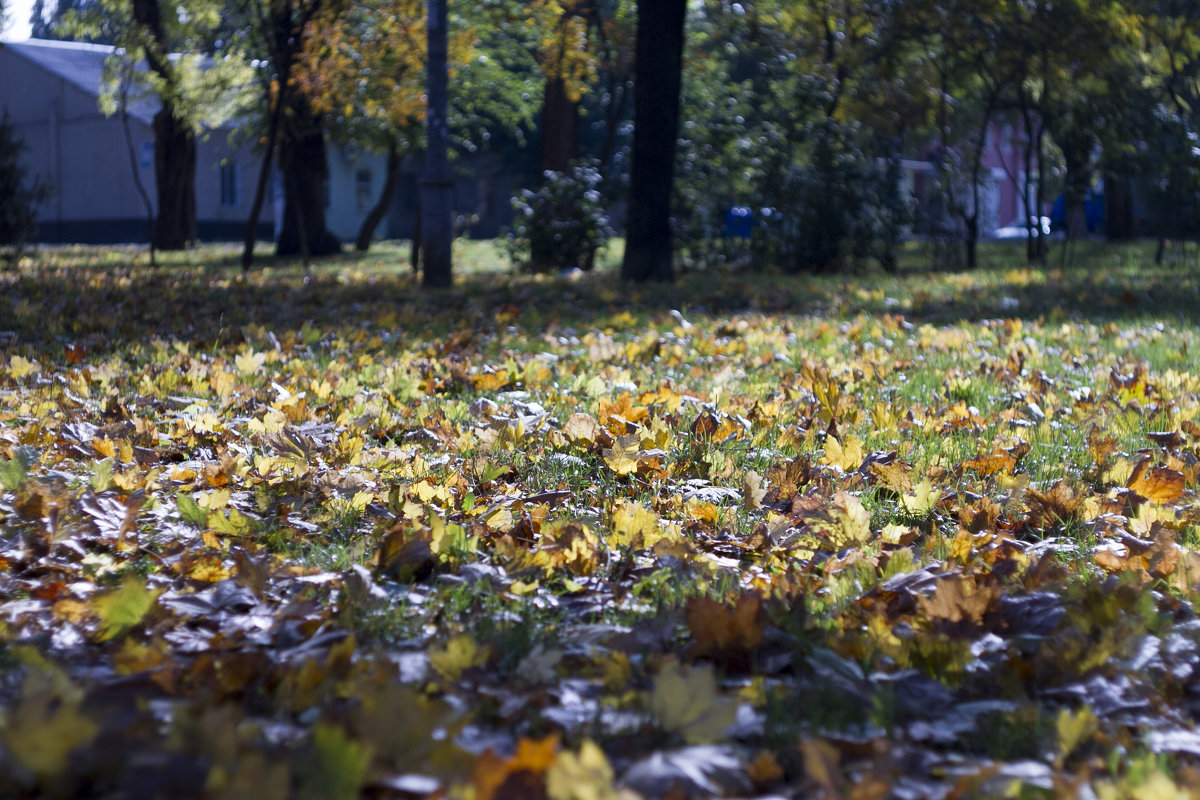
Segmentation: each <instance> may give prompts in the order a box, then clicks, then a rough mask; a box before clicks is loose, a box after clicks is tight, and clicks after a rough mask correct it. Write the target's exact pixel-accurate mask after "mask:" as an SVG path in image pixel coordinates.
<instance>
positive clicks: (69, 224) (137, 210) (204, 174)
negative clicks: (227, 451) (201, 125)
mask: <svg viewBox="0 0 1200 800" xmlns="http://www.w3.org/2000/svg"><path fill="white" fill-rule="evenodd" d="M111 53H112V48H111V47H108V46H104V45H93V44H84V43H81V42H60V41H49V40H39V39H28V40H26V41H23V42H6V43H3V44H2V45H0V76H2V78H0V113H3V112H4V111H7V113H8V116H9V120H10V121H11V122H12V123H14V124H15V125H16V128H17V131H18V134H19V135H20V136H21V137H22V139H23V140H24V142H25V144H26V145H27V147H28V151H27V152H26V154H25V155H26V159H27V160H28V166H29V172H30V173H31V174H34V175H42V176H44V177H45V178H46V179H48V180H49V181H50V182H51V184H52V185H53V188H54V194H53V196H52V197H51V199H50V200H49V201H48V202H47V203H45V204H44V205H43V207H42V208H41V209H39V213H38V233H37V239H38V241H41V242H78V243H91V244H101V243H115V242H140V241H145V240H146V237H147V232H148V229H147V218H148V216H150V214H148V213H147V209H146V200H143V197H142V189H144V191H145V193H146V195H147V199H148V200H149V202H150V204H151V207H153V204H154V202H155V197H154V193H155V192H154V133H153V128H152V121H153V118H154V113H155V111H157V103H156V102H154V100H153V98H139V99H136V100H134V101H132V102H131V103H130V107H129V109H128V126H129V135H128V137H127V136H126V132H125V126H124V124H123V121H122V119H121V117H120V115H115V116H112V117H106V116H104V114H102V113H101V112H100V110H99V105H98V99H99V94H100V85H101V75H102V70H103V65H104V59H105V58H107V57H108V56H109V55H110V54H111ZM232 133H233V131H232V130H231V129H228V128H224V129H217V130H211V131H208V132H207V135H205V136H203V137H202V138H201V140H200V141H199V142H198V144H197V160H196V227H197V234H198V235H199V237H200V238H201V239H205V240H233V241H240V240H241V239H242V238H243V237H244V235H245V224H246V219H247V216H248V215H249V210H250V204H251V203H252V202H253V198H254V189H255V186H256V182H257V180H258V174H259V169H260V167H261V164H262V157H261V154H260V153H258V152H257V151H256V150H255V149H254V148H252V147H251V146H249V144H247V143H244V142H243V143H241V144H238V143H237V140H236V137H233V136H232ZM326 160H327V163H328V167H329V180H328V185H327V186H326V227H327V228H328V229H329V230H330V231H331V232H333V233H334V234H335V235H336V236H338V237H339V238H340V239H342V241H344V242H353V241H354V239H355V237H356V236H357V233H358V228H359V226H360V225H361V223H362V220H363V218H364V217H365V216H366V215H367V213H368V212H369V211H370V209H371V207H372V206H373V205H374V204H375V202H376V200H377V198H378V194H379V192H380V190H381V189H382V188H383V185H384V178H385V175H384V171H385V168H386V159H385V157H384V156H382V155H377V154H374V153H369V152H365V151H363V150H360V149H358V148H354V147H335V146H332V145H331V146H329V147H328V148H327V159H326ZM457 167H458V169H456V172H457V173H458V174H457V175H456V177H455V207H456V209H457V210H456V211H455V215H456V219H458V220H459V221H460V222H459V224H458V228H459V231H460V232H461V233H464V234H470V235H475V236H494V235H496V233H497V232H498V231H499V230H500V229H501V228H502V227H503V226H504V225H507V224H508V222H509V220H511V209H510V204H509V197H510V194H511V186H512V178H511V176H510V175H509V174H508V173H507V172H506V171H505V169H504V163H503V159H502V158H499V157H498V156H497V155H495V154H488V153H481V154H478V155H475V156H468V157H464V158H463V159H460V160H459V163H458V164H457ZM135 175H136V178H135ZM139 181H140V183H141V186H142V189H139V187H138V182H139ZM419 182H420V164H419V161H418V160H417V159H414V158H409V159H406V160H405V164H404V167H403V169H402V174H401V180H400V183H399V186H398V189H397V192H396V197H395V198H394V199H393V204H392V208H391V210H390V212H389V214H388V215H387V216H386V217H385V218H384V220H383V221H382V222H381V223H380V224H379V226H378V228H377V229H376V231H375V236H376V238H387V237H405V236H409V235H411V232H412V230H413V228H414V218H415V214H416V211H417V205H416V195H417V191H418V186H419ZM280 185H281V184H280V181H279V180H278V177H277V176H274V177H273V179H272V181H271V192H270V194H269V196H268V200H267V204H266V205H265V207H264V208H263V210H262V213H261V219H263V220H264V222H262V223H261V224H260V226H259V237H260V238H264V239H268V240H269V239H271V238H273V234H274V232H275V231H278V230H279V227H280V222H281V217H282V215H283V198H282V191H281V190H280Z"/></svg>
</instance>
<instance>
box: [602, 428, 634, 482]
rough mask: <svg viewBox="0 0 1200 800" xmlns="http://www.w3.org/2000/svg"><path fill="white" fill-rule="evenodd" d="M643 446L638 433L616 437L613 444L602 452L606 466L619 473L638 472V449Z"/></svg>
mask: <svg viewBox="0 0 1200 800" xmlns="http://www.w3.org/2000/svg"><path fill="white" fill-rule="evenodd" d="M641 446H642V439H641V437H640V436H638V435H637V434H628V435H625V436H618V437H616V439H615V440H614V441H613V446H612V447H610V448H608V449H606V450H604V451H602V453H601V455H602V456H603V457H604V464H605V466H607V467H608V468H609V469H611V470H612V471H613V472H615V473H616V474H617V475H630V474H632V473H634V472H637V468H638V451H639V450H640V449H641Z"/></svg>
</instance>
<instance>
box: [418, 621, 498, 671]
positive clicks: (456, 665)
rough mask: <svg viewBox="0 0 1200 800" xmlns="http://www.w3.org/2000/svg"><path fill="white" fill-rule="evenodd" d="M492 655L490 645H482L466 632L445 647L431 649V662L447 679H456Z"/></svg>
mask: <svg viewBox="0 0 1200 800" xmlns="http://www.w3.org/2000/svg"><path fill="white" fill-rule="evenodd" d="M491 655H492V649H491V648H490V647H480V646H479V645H478V644H476V642H475V640H474V639H472V638H471V636H470V634H466V633H464V634H461V635H459V636H455V637H454V638H453V639H451V640H450V641H448V642H446V647H445V649H442V650H431V651H429V663H430V664H432V665H433V668H434V669H435V670H437V671H438V673H440V674H441V675H442V677H444V678H445V679H446V680H449V681H456V680H458V679H459V678H460V677H461V676H462V674H463V672H464V671H465V670H467V669H470V668H471V667H478V666H482V665H483V664H486V663H487V661H488V659H489V658H490V657H491Z"/></svg>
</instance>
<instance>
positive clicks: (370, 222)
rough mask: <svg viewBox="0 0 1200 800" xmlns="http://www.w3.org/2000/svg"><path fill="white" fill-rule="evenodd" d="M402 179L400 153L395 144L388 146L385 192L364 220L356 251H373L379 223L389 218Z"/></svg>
mask: <svg viewBox="0 0 1200 800" xmlns="http://www.w3.org/2000/svg"><path fill="white" fill-rule="evenodd" d="M399 177H400V151H399V150H398V149H397V148H396V143H395V142H390V143H389V144H388V155H387V175H385V176H384V179H383V191H382V192H380V193H379V200H378V201H377V202H376V203H375V207H374V208H372V209H371V212H370V213H369V214H367V218H366V219H364V220H363V223H362V227H360V228H359V229H358V238H357V239H355V241H354V249H355V250H358V251H359V252H363V253H365V252H366V251H367V250H369V249H371V239H373V238H374V237H375V229H376V228H378V227H379V223H380V222H382V221H383V218H384V217H385V216H387V212H388V209H389V208H391V207H392V198H393V197H394V196H395V194H396V182H397V180H399Z"/></svg>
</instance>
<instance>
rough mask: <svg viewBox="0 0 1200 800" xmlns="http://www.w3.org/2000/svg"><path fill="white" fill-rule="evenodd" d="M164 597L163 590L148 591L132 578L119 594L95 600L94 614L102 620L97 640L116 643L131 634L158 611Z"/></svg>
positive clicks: (112, 593)
mask: <svg viewBox="0 0 1200 800" xmlns="http://www.w3.org/2000/svg"><path fill="white" fill-rule="evenodd" d="M160 594H162V590H161V589H148V588H146V582H145V581H143V580H142V579H141V578H131V579H129V580H127V581H125V583H123V584H122V585H121V588H119V589H117V590H116V591H113V592H109V593H108V594H105V595H100V596H99V597H96V598H95V599H93V600H92V602H91V607H92V611H93V612H94V613H95V614H96V616H97V617H99V618H100V628H99V630H98V631H97V632H96V640H97V641H100V642H104V641H108V640H109V639H116V638H117V637H120V636H123V635H125V634H126V633H128V632H129V631H131V630H132V629H133V628H134V627H135V626H136V625H137V624H138V623H139V622H141V621H142V620H143V619H144V618H145V616H146V615H147V614H149V613H150V610H151V609H152V608H154V604H155V603H156V602H157V600H158V596H159V595H160Z"/></svg>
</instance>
